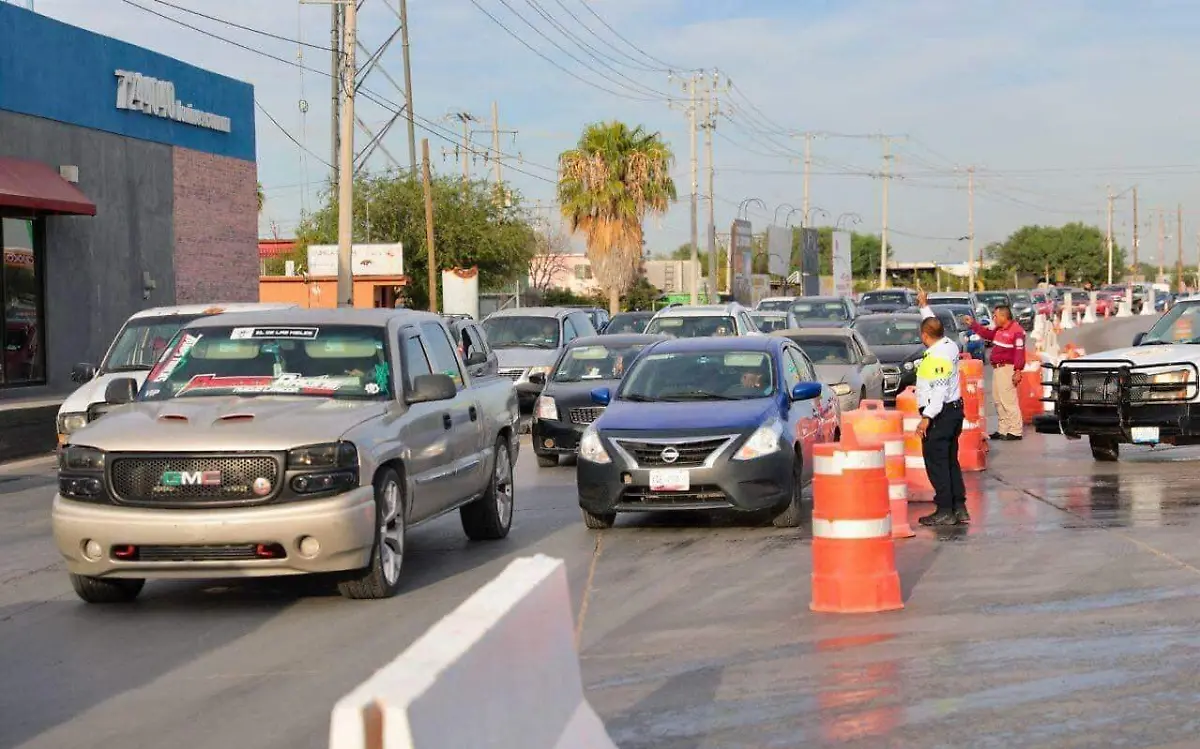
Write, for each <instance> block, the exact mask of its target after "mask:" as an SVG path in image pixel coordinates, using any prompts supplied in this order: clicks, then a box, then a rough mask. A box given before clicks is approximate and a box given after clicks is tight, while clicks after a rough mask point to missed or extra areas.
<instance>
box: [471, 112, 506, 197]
mask: <svg viewBox="0 0 1200 749" xmlns="http://www.w3.org/2000/svg"><path fill="white" fill-rule="evenodd" d="M471 133H472V134H485V133H490V134H491V136H492V150H491V154H490V155H489V156H488V158H490V159H491V160H492V162H493V164H492V167H493V169H494V173H495V178H496V204H497V205H499V206H501V207H503V206H504V197H505V194H504V171H503V166H504V163H503V162H504V157H503V156H502V155H501V153H500V136H501V134H505V135H513V136H515V135H516V134H517V131H516V130H502V129H501V128H500V105H499V104H498V103H496V102H494V101H493V102H492V126H491V127H490V128H489V129H488V130H486V131H485V130H472V131H471Z"/></svg>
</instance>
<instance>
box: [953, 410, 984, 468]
mask: <svg viewBox="0 0 1200 749" xmlns="http://www.w3.org/2000/svg"><path fill="white" fill-rule="evenodd" d="M987 453H988V441H987V435H986V434H984V429H983V422H982V421H968V420H967V419H963V429H962V433H961V434H959V435H958V467H959V469H961V470H962V471H963V472H965V473H975V472H978V471H986V470H987Z"/></svg>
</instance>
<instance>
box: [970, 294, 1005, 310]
mask: <svg viewBox="0 0 1200 749" xmlns="http://www.w3.org/2000/svg"><path fill="white" fill-rule="evenodd" d="M975 298H976V299H978V300H979V302H980V303H981V304H986V305H987V306H988V309H991V308H992V307H995V306H996V305H998V304H1008V303H1009V300H1008V294H988V293H985V292H980V293H977V294H976V295H975Z"/></svg>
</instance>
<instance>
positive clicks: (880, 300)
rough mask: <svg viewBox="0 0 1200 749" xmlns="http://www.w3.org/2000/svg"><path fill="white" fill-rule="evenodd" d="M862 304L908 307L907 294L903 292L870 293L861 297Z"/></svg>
mask: <svg viewBox="0 0 1200 749" xmlns="http://www.w3.org/2000/svg"><path fill="white" fill-rule="evenodd" d="M862 303H863V304H902V305H904V306H908V294H905V293H904V292H903V291H870V292H867V293H866V294H863V296H862Z"/></svg>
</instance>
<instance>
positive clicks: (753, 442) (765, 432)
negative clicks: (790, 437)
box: [733, 419, 783, 460]
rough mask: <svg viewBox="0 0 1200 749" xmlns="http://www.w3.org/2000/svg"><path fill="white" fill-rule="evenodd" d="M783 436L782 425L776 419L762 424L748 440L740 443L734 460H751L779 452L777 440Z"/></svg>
mask: <svg viewBox="0 0 1200 749" xmlns="http://www.w3.org/2000/svg"><path fill="white" fill-rule="evenodd" d="M782 434H783V423H782V422H780V421H779V420H778V419H772V420H771V421H769V422H767V423H766V424H763V425H762V426H760V427H759V428H758V429H755V430H754V433H753V434H751V435H750V438H749V439H747V440H746V441H745V442H743V443H742V446H741V447H740V448H738V451H737V452H736V453H735V454H734V456H733V459H734V460H753V459H754V458H761V457H763V456H764V455H770V454H772V453H777V452H779V438H780V436H782Z"/></svg>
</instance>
